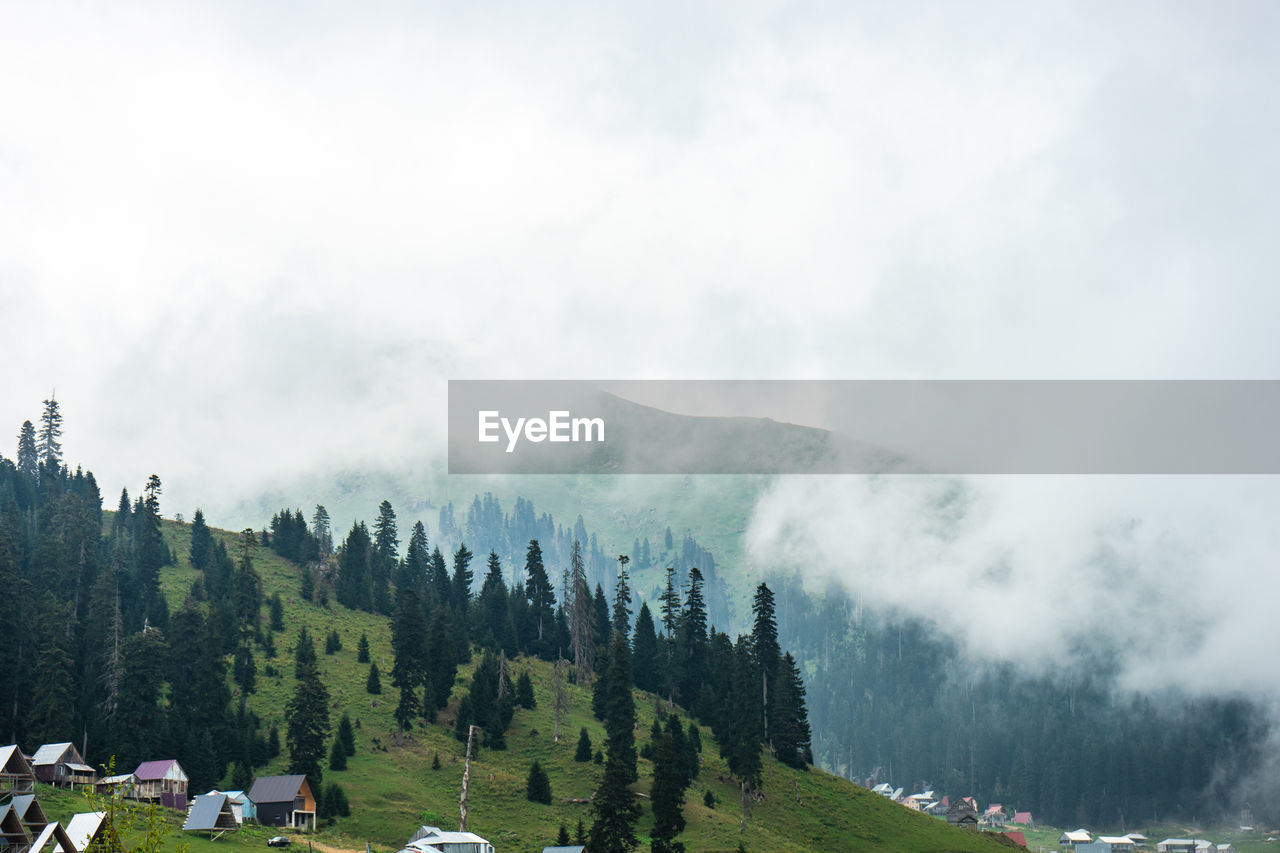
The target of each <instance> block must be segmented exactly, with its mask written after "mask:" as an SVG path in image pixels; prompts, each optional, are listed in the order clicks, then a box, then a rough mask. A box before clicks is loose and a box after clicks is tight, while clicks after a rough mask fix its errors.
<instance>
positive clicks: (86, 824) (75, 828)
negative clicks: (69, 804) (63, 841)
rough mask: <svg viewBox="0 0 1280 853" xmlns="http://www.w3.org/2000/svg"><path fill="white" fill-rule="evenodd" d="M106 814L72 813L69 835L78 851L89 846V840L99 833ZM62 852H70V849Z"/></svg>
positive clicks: (68, 826) (68, 828)
mask: <svg viewBox="0 0 1280 853" xmlns="http://www.w3.org/2000/svg"><path fill="white" fill-rule="evenodd" d="M106 816H107V813H106V812H81V813H80V814H78V815H72V817H71V822H70V823H68V824H67V837H69V838H70V839H71V843H72V845H73V846H74V847H75V849H76V853H80V851H82V850H84V848H86V847H88V846H89V842H90V841H92V840H93V836H95V835H97V834H98V829H99V828H100V827H101V826H102V819H103V818H105V817H106ZM62 853H69V851H66V850H63V851H62Z"/></svg>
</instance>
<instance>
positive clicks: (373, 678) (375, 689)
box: [364, 663, 382, 696]
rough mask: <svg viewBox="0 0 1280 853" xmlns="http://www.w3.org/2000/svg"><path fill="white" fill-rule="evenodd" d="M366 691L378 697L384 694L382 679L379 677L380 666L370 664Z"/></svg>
mask: <svg viewBox="0 0 1280 853" xmlns="http://www.w3.org/2000/svg"><path fill="white" fill-rule="evenodd" d="M364 690H365V692H366V693H372V694H373V695H375V696H377V695H379V694H380V693H382V678H381V677H380V676H379V675H378V664H377V663H371V664H369V677H368V678H366V679H365V682H364Z"/></svg>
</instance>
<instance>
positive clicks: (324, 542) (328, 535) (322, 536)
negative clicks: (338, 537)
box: [311, 504, 333, 558]
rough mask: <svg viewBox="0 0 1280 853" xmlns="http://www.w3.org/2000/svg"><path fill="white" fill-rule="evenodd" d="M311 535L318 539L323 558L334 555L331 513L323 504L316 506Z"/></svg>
mask: <svg viewBox="0 0 1280 853" xmlns="http://www.w3.org/2000/svg"><path fill="white" fill-rule="evenodd" d="M311 535H312V536H314V537H315V538H316V544H317V545H318V546H319V551H320V557H321V558H325V557H328V556H329V555H330V554H332V553H333V531H332V530H331V529H330V528H329V511H328V510H327V509H325V508H324V506H323V505H322V504H316V511H315V514H314V515H312V516H311Z"/></svg>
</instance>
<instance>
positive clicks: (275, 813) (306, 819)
mask: <svg viewBox="0 0 1280 853" xmlns="http://www.w3.org/2000/svg"><path fill="white" fill-rule="evenodd" d="M249 799H250V800H252V801H253V807H254V811H255V812H256V813H257V815H258V823H260V824H262V825H263V826H289V827H293V828H294V829H315V828H316V797H315V794H313V793H312V792H311V786H310V785H309V784H307V777H306V776H301V775H298V776H263V777H261V778H259V779H255V780H253V787H252V788H250V789H249Z"/></svg>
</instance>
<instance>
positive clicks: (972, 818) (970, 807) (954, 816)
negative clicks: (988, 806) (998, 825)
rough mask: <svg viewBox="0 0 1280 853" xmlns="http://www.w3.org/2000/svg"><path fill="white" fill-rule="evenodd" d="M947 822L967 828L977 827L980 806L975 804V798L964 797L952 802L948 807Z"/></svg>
mask: <svg viewBox="0 0 1280 853" xmlns="http://www.w3.org/2000/svg"><path fill="white" fill-rule="evenodd" d="M947 823H949V824H951V825H952V826H962V827H964V828H965V829H977V828H978V808H977V806H975V805H974V804H973V798H972V797H963V798H961V799H959V800H956V801H955V802H954V803H952V804H951V806H950V808H948V809H947Z"/></svg>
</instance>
